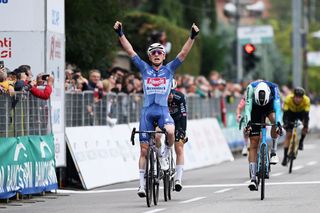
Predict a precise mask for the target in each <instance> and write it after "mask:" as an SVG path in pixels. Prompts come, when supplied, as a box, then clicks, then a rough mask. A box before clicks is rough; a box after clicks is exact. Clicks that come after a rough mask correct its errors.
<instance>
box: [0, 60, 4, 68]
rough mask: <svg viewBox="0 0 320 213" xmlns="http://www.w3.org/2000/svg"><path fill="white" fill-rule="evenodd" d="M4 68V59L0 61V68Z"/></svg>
mask: <svg viewBox="0 0 320 213" xmlns="http://www.w3.org/2000/svg"><path fill="white" fill-rule="evenodd" d="M2 68H4V61H0V69H2Z"/></svg>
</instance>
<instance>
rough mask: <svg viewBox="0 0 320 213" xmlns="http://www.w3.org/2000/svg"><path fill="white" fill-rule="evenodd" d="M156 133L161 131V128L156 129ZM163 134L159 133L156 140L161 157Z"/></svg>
mask: <svg viewBox="0 0 320 213" xmlns="http://www.w3.org/2000/svg"><path fill="white" fill-rule="evenodd" d="M156 131H161V129H160V128H159V127H156ZM161 137H162V134H161V133H157V134H156V135H155V140H156V147H157V148H158V155H159V156H161Z"/></svg>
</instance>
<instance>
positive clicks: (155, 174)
mask: <svg viewBox="0 0 320 213" xmlns="http://www.w3.org/2000/svg"><path fill="white" fill-rule="evenodd" d="M153 156H154V155H153ZM154 159H155V164H154V166H155V167H154V168H155V170H154V172H153V203H154V205H157V204H158V200H159V182H160V170H161V168H160V162H159V158H158V157H155V158H154Z"/></svg>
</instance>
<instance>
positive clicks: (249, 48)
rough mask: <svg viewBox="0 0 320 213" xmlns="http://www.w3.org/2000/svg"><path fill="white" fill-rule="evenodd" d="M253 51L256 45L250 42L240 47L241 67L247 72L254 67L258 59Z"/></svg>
mask: <svg viewBox="0 0 320 213" xmlns="http://www.w3.org/2000/svg"><path fill="white" fill-rule="evenodd" d="M255 51H256V47H255V46H254V45H253V44H250V43H248V44H245V45H243V47H242V59H243V60H242V61H243V68H244V70H245V71H247V72H249V71H250V70H252V69H254V68H255V67H256V62H258V61H259V60H260V58H259V57H258V56H256V55H255Z"/></svg>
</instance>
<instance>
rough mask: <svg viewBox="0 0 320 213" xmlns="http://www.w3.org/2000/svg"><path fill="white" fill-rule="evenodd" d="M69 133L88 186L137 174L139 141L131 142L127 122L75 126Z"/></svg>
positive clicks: (127, 178)
mask: <svg viewBox="0 0 320 213" xmlns="http://www.w3.org/2000/svg"><path fill="white" fill-rule="evenodd" d="M66 134H67V136H68V146H69V148H70V151H71V154H72V156H73V159H74V160H75V164H76V165H77V168H79V169H80V172H79V173H80V174H81V176H80V178H81V180H82V184H83V187H84V188H85V189H92V188H95V187H98V186H103V185H106V184H112V183H116V182H122V181H128V180H133V179H136V178H137V177H138V163H137V162H138V160H139V143H138V144H137V145H136V146H132V145H131V144H130V143H129V138H130V129H129V127H128V125H117V126H115V127H113V128H111V127H106V126H92V127H72V128H67V129H66Z"/></svg>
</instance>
